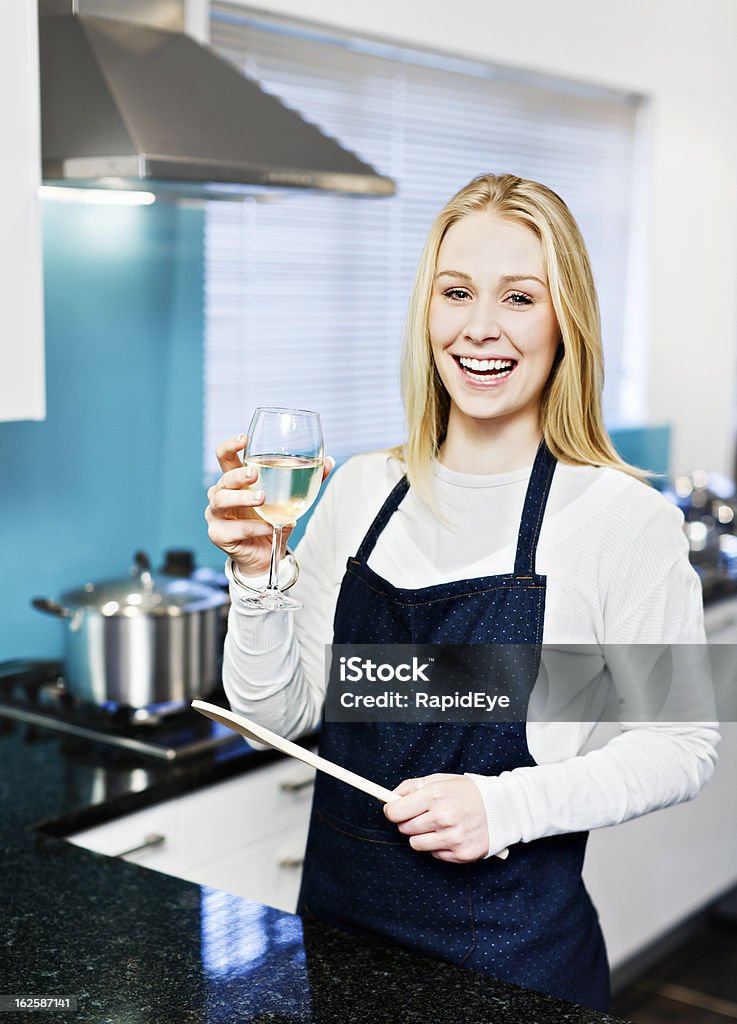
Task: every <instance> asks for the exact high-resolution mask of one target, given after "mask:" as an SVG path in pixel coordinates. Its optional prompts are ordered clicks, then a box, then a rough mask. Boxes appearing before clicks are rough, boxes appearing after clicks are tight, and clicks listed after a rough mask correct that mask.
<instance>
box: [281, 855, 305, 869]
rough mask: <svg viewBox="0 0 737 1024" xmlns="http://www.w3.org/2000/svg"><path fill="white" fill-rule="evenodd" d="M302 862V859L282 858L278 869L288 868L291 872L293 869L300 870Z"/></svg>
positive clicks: (303, 860)
mask: <svg viewBox="0 0 737 1024" xmlns="http://www.w3.org/2000/svg"><path fill="white" fill-rule="evenodd" d="M304 862H305V859H304V857H282V858H281V860H280V861H279V867H280V868H290V869H292V870H293V869H295V868H301V867H302V865H303V864H304Z"/></svg>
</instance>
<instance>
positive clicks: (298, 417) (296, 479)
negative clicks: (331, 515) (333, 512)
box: [243, 408, 324, 611]
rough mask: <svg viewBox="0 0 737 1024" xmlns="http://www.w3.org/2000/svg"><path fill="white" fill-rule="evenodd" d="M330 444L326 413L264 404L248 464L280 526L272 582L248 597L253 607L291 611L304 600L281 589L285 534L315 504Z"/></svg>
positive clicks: (263, 509)
mask: <svg viewBox="0 0 737 1024" xmlns="http://www.w3.org/2000/svg"><path fill="white" fill-rule="evenodd" d="M323 461H324V449H323V439H322V427H321V425H320V417H319V416H318V414H317V413H316V412H310V411H309V410H307V409H278V408H259V409H257V410H256V411H255V413H254V414H253V419H252V420H251V425H250V427H249V428H248V440H247V442H246V448H245V452H244V459H243V463H244V465H246V466H248V467H249V469H255V470H256V472H257V474H258V476H257V478H256V480H255V481H254V482H253V483H252V484H251V485H250V486H251V488H253V489H257V490H261V491H263V492H264V495H265V498H264V501H263V503H262V504H261V505H257V506H254V510H255V511H256V512H258V514H259V515H260V516H261V518H262V519H265V520H266V522H267V523H269V524H270V525H271V526H273V528H274V535H273V538H272V543H271V562H270V565H269V582H268V585H267V586H266V588H265V589H264V590H262V591H261V593H260V594H256V595H255V596H254V597H251V598H247V599H245V601H244V603H245V604H246V605H248V606H249V607H252V608H265V609H267V610H269V611H291V610H294V609H295V608H301V607H302V604H301V602H300V601H295V600H294V598H291V597H289V596H287V595H286V594H285V593H283V592H282V591H281V590H280V589H279V561H280V557H281V534H282V529H283V527H285V526H286V525H287V523H292V522H294V521H295V520H296V519H299V517H300V516H302V515H304V513H305V512H306V511H307V510H308V509H309V508H310V507H311V505H312V503H313V502H314V500H315V498H316V497H317V494H318V491H319V490H320V484H321V483H322V472H323Z"/></svg>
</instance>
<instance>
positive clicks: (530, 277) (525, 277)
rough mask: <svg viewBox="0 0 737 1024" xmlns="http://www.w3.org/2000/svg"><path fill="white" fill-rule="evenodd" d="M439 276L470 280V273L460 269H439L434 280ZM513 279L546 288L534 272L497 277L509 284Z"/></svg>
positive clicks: (503, 282) (502, 282)
mask: <svg viewBox="0 0 737 1024" xmlns="http://www.w3.org/2000/svg"><path fill="white" fill-rule="evenodd" d="M439 277H460V278H461V279H462V280H464V281H470V280H472V278H471V275H470V274H464V273H463V271H462V270H440V271H438V273H437V274H436V275H435V280H436V281H437V279H438V278H439ZM513 281H537V283H538V284H541V285H542V286H543V288H547V285H546V284H545V282H544V281H541V280H540V278H539V277H535V275H534V274H502V275H501V277H500V278H499V283H500V284H511V283H512V282H513Z"/></svg>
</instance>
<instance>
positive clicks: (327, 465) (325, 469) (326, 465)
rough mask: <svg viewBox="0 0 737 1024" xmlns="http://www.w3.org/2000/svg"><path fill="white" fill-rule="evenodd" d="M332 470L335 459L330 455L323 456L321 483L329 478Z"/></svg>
mask: <svg viewBox="0 0 737 1024" xmlns="http://www.w3.org/2000/svg"><path fill="white" fill-rule="evenodd" d="M334 468H335V459H334V458H333V456H332V455H326V456H325V461H324V462H323V464H322V479H323V483H324V482H325V481H326V480H327V478H328V477H329V476H330V474H331V473H332V471H333V469H334Z"/></svg>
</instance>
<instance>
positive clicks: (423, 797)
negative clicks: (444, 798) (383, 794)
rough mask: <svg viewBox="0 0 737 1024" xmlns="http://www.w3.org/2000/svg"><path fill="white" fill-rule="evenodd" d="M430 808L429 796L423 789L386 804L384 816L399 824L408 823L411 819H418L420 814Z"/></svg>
mask: <svg viewBox="0 0 737 1024" xmlns="http://www.w3.org/2000/svg"><path fill="white" fill-rule="evenodd" d="M428 808H429V804H428V799H427V794H426V793H423V790H422V788H419V789H415V791H414V792H412V793H408V794H407V795H406V796H400V797H399V799H398V800H391V801H390V802H388V803H385V804H384V816H385V817H386V818H388V819H389V821H393V822H394V823H395V824H398V823H399V822H400V821H408V820H409V819H410V818H416V817H417V815H418V814H422V813H423V812H425V811H427V810H428Z"/></svg>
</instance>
